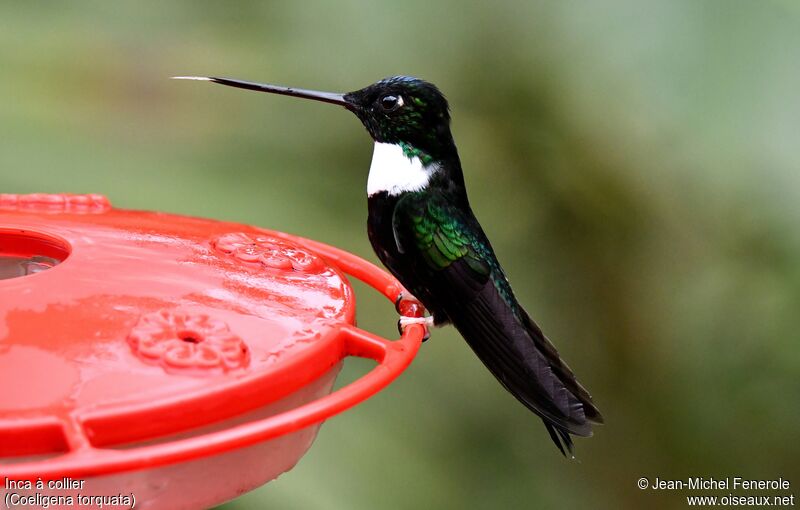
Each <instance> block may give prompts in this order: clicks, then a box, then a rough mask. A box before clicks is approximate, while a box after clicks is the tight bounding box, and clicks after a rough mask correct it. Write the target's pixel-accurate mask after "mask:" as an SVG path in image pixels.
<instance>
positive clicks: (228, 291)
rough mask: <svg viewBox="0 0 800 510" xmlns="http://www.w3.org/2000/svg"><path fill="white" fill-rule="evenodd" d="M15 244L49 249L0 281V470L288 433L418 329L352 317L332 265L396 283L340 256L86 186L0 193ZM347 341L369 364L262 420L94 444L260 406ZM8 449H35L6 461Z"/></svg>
mask: <svg viewBox="0 0 800 510" xmlns="http://www.w3.org/2000/svg"><path fill="white" fill-rule="evenodd" d="M27 197H30V196H27ZM12 255H13V256H36V255H42V256H48V257H52V258H54V259H56V260H60V261H61V263H59V264H57V265H55V266H54V267H52V268H50V269H47V270H45V271H42V272H40V273H36V274H30V275H27V276H21V277H17V278H10V279H6V280H0V388H2V391H0V475H5V476H16V477H23V478H24V477H29V478H31V477H36V476H66V475H74V476H79V475H91V474H102V473H109V472H118V471H121V470H125V469H138V468H143V467H148V466H157V465H163V464H166V463H170V462H177V461H180V460H187V459H191V458H196V457H199V456H203V455H210V454H213V453H219V452H222V451H226V450H229V449H231V448H236V447H239V446H246V445H248V444H253V443H254V442H257V441H263V440H265V439H269V438H271V437H275V436H278V435H281V434H284V433H288V432H291V431H294V430H298V429H300V428H302V427H305V426H308V425H311V424H313V423H318V422H319V421H321V420H323V419H325V418H327V417H328V416H331V415H333V414H336V413H338V412H341V411H342V410H344V409H346V408H348V407H350V406H352V405H354V404H356V403H358V402H359V401H361V400H363V399H364V398H367V397H368V396H370V395H371V394H373V393H375V392H376V391H378V390H380V389H381V388H382V387H384V386H385V385H386V384H388V383H389V382H390V381H391V380H392V379H394V378H395V377H396V376H397V375H399V373H400V372H401V371H402V370H403V369H404V368H405V367H406V366H407V365H408V363H410V361H411V359H412V358H413V356H414V354H415V353H416V350H417V348H418V346H419V342H420V341H421V338H422V336H423V333H424V330H423V328H422V327H417V326H413V327H410V328H407V330H406V334H405V335H404V338H403V339H402V340H400V341H395V342H389V341H386V340H383V339H380V338H378V337H375V336H374V335H371V334H369V333H367V332H365V331H362V330H360V329H358V328H356V327H355V326H354V318H355V301H354V297H353V294H352V290H351V288H350V286H349V284H348V282H347V279H346V277H345V276H344V273H343V270H344V271H346V272H348V273H350V274H352V275H354V276H356V277H358V278H360V279H363V280H365V281H366V282H367V283H369V284H370V285H371V286H373V287H374V288H376V289H377V290H379V291H380V292H381V293H383V294H384V295H386V296H387V297H388V298H389V299H390V300H394V299H395V298H396V296H397V295H398V294H399V293H400V291H401V290H402V289H401V288H400V286H399V284H397V282H396V281H395V280H394V279H392V278H391V277H390V276H389V275H387V274H386V273H385V272H383V271H381V270H379V269H378V268H376V267H375V266H373V265H371V264H369V263H367V262H365V261H363V260H361V259H358V258H357V257H355V256H353V255H350V254H347V253H346V252H343V251H340V250H338V249H335V248H332V247H329V246H326V245H323V244H320V243H316V242H313V241H309V240H305V239H300V238H296V237H293V236H290V235H288V234H282V233H278V232H271V231H267V230H263V229H259V228H255V227H250V226H246V225H241V224H233V223H225V222H218V221H212V220H204V219H198V218H189V217H182V216H174V215H168V214H161V213H153V212H140V211H125V210H117V209H113V208H111V207H110V204H108V201H107V200H105V199H104V198H103V197H100V196H98V195H89V196H74V195H35V196H34V197H33V198H26V196H14V195H0V256H12ZM407 309H408V310H409V313H410V314H414V315H419V314H421V313H422V309H421V308H418V307H415V306H411V307H407ZM348 355H354V356H362V357H369V358H372V359H375V360H376V361H378V362H379V365H378V367H376V369H374V370H373V371H372V372H370V373H369V374H367V375H366V376H365V377H363V378H362V379H360V380H359V381H357V382H355V383H352V384H351V385H348V386H346V387H345V388H342V389H341V390H339V391H337V392H335V393H333V394H331V395H329V396H328V397H324V398H323V399H321V400H319V401H316V402H312V403H311V404H307V405H305V406H301V407H300V408H297V409H294V410H291V411H288V412H285V413H283V414H281V415H278V416H273V417H271V418H269V419H267V420H262V421H260V422H257V423H249V424H244V425H241V426H238V427H235V428H233V429H230V430H223V431H218V432H215V433H213V434H208V435H206V436H202V437H195V438H190V439H184V440H180V441H175V442H169V443H163V444H158V445H152V446H144V447H139V448H130V449H124V450H122V449H113V450H110V449H106V448H109V447H119V446H123V445H126V444H129V443H131V442H135V441H143V440H149V439H152V438H158V437H161V436H164V435H167V434H174V433H177V432H181V431H184V430H188V429H191V428H193V427H198V426H202V425H205V424H208V423H212V422H214V421H217V420H222V419H226V418H229V417H231V416H234V415H237V414H239V413H242V412H246V411H248V410H251V409H255V408H257V407H259V406H263V405H266V404H268V403H270V402H273V401H276V400H278V399H280V398H282V397H285V396H286V395H288V394H290V393H292V392H293V391H295V390H297V389H298V388H300V387H303V386H304V385H306V384H308V383H309V382H311V381H313V380H315V379H316V378H318V377H320V376H321V375H322V374H324V373H326V372H327V371H328V370H330V369H331V367H333V366H334V365H336V364H337V363H339V362H340V361H341V360H342V359H343V358H344V357H346V356H348ZM19 455H43V456H46V458H44V459H43V460H29V459H24V460H22V461H21V462H15V463H9V464H6V460H8V459H9V457H10V456H19Z"/></svg>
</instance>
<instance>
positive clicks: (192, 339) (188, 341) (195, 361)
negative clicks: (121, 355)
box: [128, 310, 250, 371]
mask: <svg viewBox="0 0 800 510" xmlns="http://www.w3.org/2000/svg"><path fill="white" fill-rule="evenodd" d="M128 343H129V344H130V346H131V349H132V350H133V352H134V353H136V354H137V355H138V356H140V357H141V358H142V359H144V360H146V361H148V362H154V363H158V364H160V365H161V366H163V367H164V368H165V369H166V370H192V369H199V370H214V369H218V370H222V371H228V370H234V369H236V368H241V367H244V366H247V364H248V362H249V360H250V351H249V349H248V348H247V344H245V343H244V341H243V340H242V339H241V338H239V337H238V336H236V335H235V334H233V333H232V332H231V329H230V327H228V325H227V324H226V323H225V322H223V321H221V320H219V319H214V318H212V317H210V316H209V315H207V314H197V313H190V312H184V311H180V310H159V311H157V312H153V313H149V314H147V315H143V316H142V318H141V319H139V322H138V323H137V324H136V326H134V327H133V329H132V330H131V332H130V333H129V334H128Z"/></svg>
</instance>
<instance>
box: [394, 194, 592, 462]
mask: <svg viewBox="0 0 800 510" xmlns="http://www.w3.org/2000/svg"><path fill="white" fill-rule="evenodd" d="M394 226H395V237H396V240H397V242H398V245H399V246H398V248H399V249H400V250H401V251H403V252H404V253H405V254H406V256H407V257H414V258H415V259H416V261H417V263H416V264H417V265H416V271H415V272H416V276H417V278H416V280H418V281H421V282H422V285H424V286H425V287H426V289H425V291H426V292H425V293H426V294H428V295H431V296H436V300H437V302H436V303H435V305H436V307H437V308H441V309H443V310H444V311H445V312H446V313H447V315H448V317H449V318H450V320H451V321H452V322H453V325H454V326H455V327H456V328H457V329H458V330H459V332H460V333H461V334H462V336H463V337H464V339H465V340H466V341H467V343H469V345H470V347H472V349H473V350H474V351H475V353H476V354H477V355H478V357H479V358H480V359H481V361H483V363H484V364H485V365H486V367H487V368H488V369H489V370H490V371H491V372H492V374H494V376H495V377H496V378H497V379H498V380H499V381H500V383H501V384H502V385H503V386H504V387H505V388H506V389H507V390H508V391H509V392H511V393H512V394H513V395H514V396H515V397H516V398H517V399H518V400H519V401H520V402H522V403H523V404H524V405H525V406H527V407H528V408H529V409H531V410H532V411H533V412H535V413H536V414H537V415H539V416H540V417H541V418H542V419H543V420H544V423H545V426H546V427H547V429H548V431H549V432H550V435H551V437H552V438H553V441H554V442H555V443H556V445H557V446H558V447H559V449H560V450H561V451H562V452H564V448H563V447H562V444H561V443H562V442H563V443H564V445H565V446H566V447H567V449H569V450H571V447H572V441H571V439H570V437H569V434H576V435H580V436H590V435H591V433H592V430H591V424H592V423H601V422H602V417H601V416H600V413H599V411H598V410H597V408H596V407H595V406H594V404H593V403H592V400H591V396H590V395H589V394H588V393H587V392H586V390H585V389H584V388H583V387H582V386H581V385H580V384H579V383H578V381H577V380H576V379H575V376H574V375H573V373H572V371H571V370H570V369H569V367H567V365H566V364H565V363H564V362H562V361H561V359H560V357H559V355H558V352H557V351H556V349H555V348H554V347H553V345H552V344H551V343H550V342H549V341H548V340H547V338H546V337H545V336H544V335H543V334H542V332H541V330H540V329H539V327H538V326H537V325H536V324H535V323H534V322H533V321H532V320H531V319H530V317H528V314H527V313H526V312H525V310H523V309H522V308H521V307H520V305H519V304H518V303H517V301H516V298H515V297H514V295H513V292H512V291H511V287H510V286H509V284H508V281H507V280H506V277H505V274H504V273H503V271H502V269H501V268H500V265H499V264H498V262H497V259H496V258H495V256H494V253H493V251H492V248H491V245H490V244H489V242H488V240H487V239H486V236H485V234H484V233H483V231H482V229H481V227H480V225H479V224H478V222H477V220H475V218H474V216H472V214H471V212H470V211H464V210H463V209H461V208H458V207H455V206H453V205H451V203H450V202H449V201H448V200H447V198H446V197H445V196H444V195H442V194H441V193H437V192H432V191H428V192H427V193H425V194H424V195H423V194H411V195H409V196H407V197H404V198H403V199H401V201H400V202H399V203H398V206H397V208H396V209H395V218H394ZM411 291H412V292H414V291H415V289H413V288H412V289H411ZM423 303H424V300H423ZM426 304H427V303H426Z"/></svg>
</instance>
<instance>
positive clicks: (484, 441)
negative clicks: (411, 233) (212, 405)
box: [0, 0, 800, 510]
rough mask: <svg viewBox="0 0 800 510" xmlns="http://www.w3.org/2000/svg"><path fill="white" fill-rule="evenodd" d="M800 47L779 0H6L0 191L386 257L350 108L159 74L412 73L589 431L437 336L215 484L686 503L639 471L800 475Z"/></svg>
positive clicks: (798, 29) (443, 502) (379, 308)
mask: <svg viewBox="0 0 800 510" xmlns="http://www.w3.org/2000/svg"><path fill="white" fill-rule="evenodd" d="M798 54H800V4H799V3H797V2H795V1H791V0H785V1H779V0H773V1H768V0H764V1H761V2H739V1H727V0H718V1H694V0H686V1H661V2H642V1H639V0H620V1H610V2H602V3H601V2H591V3H590V2H577V1H550V2H530V1H519V2H499V1H496V2H491V3H490V2H487V3H465V2H461V1H458V0H450V1H442V2H431V1H420V0H408V1H404V2H370V1H366V0H365V1H356V0H344V1H338V2H319V1H308V2H257V1H250V2H210V1H204V2H190V1H174V2H105V1H100V0H97V1H81V2H69V3H67V2H64V3H56V4H54V3H50V2H38V1H32V2H24V3H23V2H14V3H12V2H3V3H2V4H0V191H2V192H13V193H29V192H63V191H67V192H76V193H87V192H96V193H104V194H106V195H108V196H109V198H110V199H111V201H112V203H114V204H115V205H116V206H118V207H124V208H135V209H155V210H161V211H169V212H175V213H182V214H190V215H197V216H205V217H211V218H218V219H224V220H233V221H238V222H244V223H251V224H255V225H260V226H264V227H269V228H273V229H276V230H283V231H287V232H292V233H296V234H300V235H303V236H307V237H311V238H315V239H319V240H322V241H326V242H329V243H333V244H336V245H337V246H340V247H343V248H345V249H347V250H349V251H352V252H354V253H356V254H359V255H361V256H363V257H365V258H367V259H369V260H373V261H374V260H376V258H375V256H374V255H373V254H372V252H371V249H370V247H369V244H368V241H367V236H366V232H365V218H366V194H365V186H366V177H367V170H368V167H369V161H370V157H371V151H372V144H371V142H370V140H369V137H368V135H367V134H366V132H364V130H363V129H362V127H361V126H360V124H359V123H358V121H357V120H356V119H355V118H353V117H352V115H350V114H348V113H346V112H344V111H343V110H341V109H339V108H334V107H330V106H326V105H321V104H319V103H306V102H303V101H298V100H292V99H289V98H282V97H270V96H266V95H259V94H256V93H252V92H245V91H238V90H234V89H227V88H223V87H219V86H212V85H209V84H202V83H193V82H177V81H171V80H169V79H168V77H169V76H172V75H182V74H212V75H222V76H232V77H238V78H242V79H250V80H258V81H270V82H273V83H279V84H285V85H295V86H301V87H307V88H317V89H322V90H333V91H347V90H353V89H356V88H360V87H362V86H364V85H367V84H369V83H371V82H373V81H375V80H376V79H378V78H381V77H384V76H387V75H393V74H411V75H416V76H420V77H423V78H426V79H428V80H430V81H433V82H435V83H437V84H438V85H439V86H440V87H441V88H442V89H443V90H444V91H445V92H446V93H447V94H448V97H449V99H450V103H451V107H452V110H453V132H454V135H455V138H456V141H457V143H458V146H459V149H460V153H461V157H462V163H463V166H464V170H465V176H466V180H467V185H468V188H469V190H470V197H471V200H472V203H473V207H474V209H475V211H476V213H477V215H478V216H479V218H480V219H481V221H482V223H483V226H484V228H485V230H486V231H487V233H488V235H489V237H490V238H491V239H492V241H493V243H494V246H495V249H496V251H497V253H498V256H499V258H500V260H501V262H502V263H503V264H504V266H505V268H506V270H507V273H508V275H509V278H510V279H511V282H512V284H514V286H515V289H516V292H517V294H518V297H519V298H520V300H521V301H522V302H523V304H525V305H526V307H527V308H528V309H529V310H530V311H531V314H532V315H533V316H534V317H535V318H536V319H537V320H538V321H539V322H540V323H541V324H542V326H543V328H544V329H545V331H546V332H548V334H549V336H550V337H551V339H552V340H553V341H554V342H555V344H556V345H557V346H558V348H559V350H560V351H561V353H562V354H563V355H564V357H565V358H566V360H568V362H569V364H570V365H571V366H572V368H573V369H574V370H575V372H576V373H577V374H578V375H579V377H580V379H581V381H582V382H583V383H584V384H585V385H586V386H587V387H588V388H589V389H590V390H591V392H592V393H593V395H594V397H595V401H596V402H597V403H598V405H599V406H600V408H601V409H602V410H603V412H604V414H605V417H606V421H607V425H606V426H604V427H600V428H599V429H598V430H597V431H596V434H595V437H594V438H592V439H589V440H580V439H579V440H577V441H576V453H577V460H576V461H568V460H566V459H564V458H562V457H561V456H560V455H559V454H558V452H557V451H556V449H555V447H554V446H553V445H552V444H551V442H550V440H549V438H548V437H547V434H546V432H545V430H544V428H543V427H542V426H541V422H540V421H539V420H538V419H536V418H535V417H534V416H532V415H531V414H530V413H528V412H527V411H526V410H525V409H524V408H523V407H522V406H520V405H518V404H517V403H516V401H515V400H514V399H513V398H512V397H511V396H509V395H508V394H506V393H505V392H504V391H503V390H502V389H501V387H500V386H499V385H498V384H496V383H495V381H494V379H493V378H492V377H491V375H489V373H488V372H487V371H486V370H484V369H483V367H482V366H481V365H480V363H479V362H478V361H477V359H476V358H475V356H474V355H473V354H472V352H471V351H470V350H469V349H468V348H467V346H466V345H465V344H464V343H463V342H462V341H461V339H460V338H459V337H458V336H457V334H456V333H455V332H454V331H453V330H452V329H445V330H438V331H435V333H434V335H433V338H432V339H431V340H430V341H429V342H427V343H426V344H425V345H424V346H423V348H422V350H421V352H420V354H419V356H418V358H417V360H416V361H415V362H414V363H413V365H412V366H411V368H410V369H409V370H408V371H407V372H406V373H405V374H404V375H403V376H402V377H401V378H400V379H398V380H397V381H396V382H395V383H394V384H393V385H392V386H391V387H390V388H388V389H387V390H385V391H384V392H382V393H381V394H379V395H378V396H376V397H375V398H373V399H371V400H369V401H368V402H366V403H365V404H363V405H361V406H359V407H358V408H356V409H354V410H352V411H350V412H347V413H345V414H343V415H341V416H338V417H336V418H334V419H332V420H330V421H329V422H328V423H326V424H325V425H324V426H323V427H322V429H321V432H320V435H319V437H318V439H317V441H316V443H315V446H314V447H313V448H312V449H311V450H310V452H309V453H308V455H307V456H306V457H304V458H303V459H302V461H301V462H300V463H299V464H298V466H297V467H296V468H295V469H294V470H292V471H290V472H289V473H287V474H285V475H283V476H282V477H281V478H280V479H278V480H277V481H275V482H272V483H270V484H268V485H266V486H264V487H262V488H261V489H259V490H257V491H254V492H252V493H250V494H247V495H245V496H243V497H241V498H239V499H238V500H235V501H233V502H231V503H229V504H227V505H224V506H223V507H221V508H224V509H225V510H234V509H245V508H276V509H308V508H325V509H362V508H363V509H367V508H369V509H373V508H381V509H394V508H397V509H401V508H437V509H450V508H453V509H463V508H470V509H471V508H478V509H480V508H598V509H603V508H641V507H644V506H645V505H647V507H648V508H652V509H659V508H683V507H684V506H685V501H684V499H683V496H682V495H683V494H685V493H680V492H653V491H641V490H639V489H637V488H636V480H637V479H638V478H639V477H641V476H648V477H651V478H654V477H656V476H659V477H661V478H686V477H688V476H705V477H712V476H713V477H716V478H719V477H725V476H737V475H738V476H744V477H747V478H773V477H778V476H783V477H784V478H786V477H788V478H790V479H791V481H792V482H793V484H794V485H793V491H792V492H794V493H795V494H798V493H797V489H796V487H797V486H800V432H798V425H799V424H800V405H798V404H800V206H799V205H798V204H800V127H799V126H798V124H799V122H800V100H798V97H799V91H800V65H798V62H800V61H799V60H798ZM357 291H359V320H360V325H361V326H363V327H365V328H367V329H371V330H374V331H376V332H379V333H382V334H384V335H390V336H394V335H395V334H396V333H395V320H396V316H395V313H394V309H393V307H392V306H391V304H389V303H388V302H386V301H385V300H384V299H383V298H379V297H377V296H376V295H375V294H374V293H371V292H370V291H368V290H366V289H364V287H363V286H361V285H358V286H357ZM365 368H366V365H365V364H355V366H348V367H347V369H346V374H345V379H352V378H353V377H355V376H356V375H357V374H358V373H360V372H362V371H363V370H364V369H365ZM208 476H213V473H208ZM709 494H710V493H709ZM761 494H763V493H761ZM772 494H778V493H772ZM798 495H800V494H798Z"/></svg>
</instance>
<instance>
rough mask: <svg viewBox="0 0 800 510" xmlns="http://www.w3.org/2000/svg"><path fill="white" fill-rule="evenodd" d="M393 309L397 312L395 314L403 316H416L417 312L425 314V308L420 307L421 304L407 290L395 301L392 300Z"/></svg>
mask: <svg viewBox="0 0 800 510" xmlns="http://www.w3.org/2000/svg"><path fill="white" fill-rule="evenodd" d="M394 309H395V310H397V313H399V314H400V315H404V316H406V315H416V312H417V311H418V310H419V313H420V314H422V313H424V312H425V307H424V306H423V305H422V302H420V300H419V299H417V298H415V297H414V296H413V295H412V294H411V293H410V292H408V291H407V290H404V291H402V292H400V293H399V294H398V295H397V299H395V300H394Z"/></svg>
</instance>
